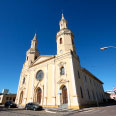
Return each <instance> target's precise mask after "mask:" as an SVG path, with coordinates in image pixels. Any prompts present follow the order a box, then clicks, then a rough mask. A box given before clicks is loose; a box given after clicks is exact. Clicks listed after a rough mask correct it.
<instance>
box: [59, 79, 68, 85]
mask: <svg viewBox="0 0 116 116" xmlns="http://www.w3.org/2000/svg"><path fill="white" fill-rule="evenodd" d="M66 82H69V80H67V79H60V80H59V81H58V82H57V84H61V83H66Z"/></svg>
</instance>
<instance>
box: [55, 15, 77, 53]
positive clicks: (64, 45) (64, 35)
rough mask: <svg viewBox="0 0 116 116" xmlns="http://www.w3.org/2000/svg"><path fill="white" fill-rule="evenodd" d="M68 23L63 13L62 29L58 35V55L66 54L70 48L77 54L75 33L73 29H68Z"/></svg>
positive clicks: (60, 23)
mask: <svg viewBox="0 0 116 116" xmlns="http://www.w3.org/2000/svg"><path fill="white" fill-rule="evenodd" d="M67 24H68V22H67V21H66V19H65V18H64V15H63V14H62V17H61V20H60V22H59V26H60V31H59V32H58V33H57V35H56V41H57V55H61V54H64V53H66V52H68V51H70V50H71V51H72V52H74V53H75V54H76V49H75V45H74V35H73V33H72V31H71V30H70V29H68V27H67Z"/></svg>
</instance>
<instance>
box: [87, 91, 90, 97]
mask: <svg viewBox="0 0 116 116" xmlns="http://www.w3.org/2000/svg"><path fill="white" fill-rule="evenodd" d="M87 93H88V97H89V99H90V94H89V90H88V89H87Z"/></svg>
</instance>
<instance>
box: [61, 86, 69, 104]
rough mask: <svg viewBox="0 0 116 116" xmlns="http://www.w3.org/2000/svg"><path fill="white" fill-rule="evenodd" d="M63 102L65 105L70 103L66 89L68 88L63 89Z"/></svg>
mask: <svg viewBox="0 0 116 116" xmlns="http://www.w3.org/2000/svg"><path fill="white" fill-rule="evenodd" d="M62 102H63V104H67V103H68V97H67V88H66V86H63V87H62Z"/></svg>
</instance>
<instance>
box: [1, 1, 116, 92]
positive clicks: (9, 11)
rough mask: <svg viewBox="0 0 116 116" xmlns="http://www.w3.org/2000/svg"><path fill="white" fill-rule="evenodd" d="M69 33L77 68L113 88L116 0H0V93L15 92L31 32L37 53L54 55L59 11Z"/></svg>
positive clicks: (114, 76) (114, 84)
mask: <svg viewBox="0 0 116 116" xmlns="http://www.w3.org/2000/svg"><path fill="white" fill-rule="evenodd" d="M62 11H63V13H64V17H65V19H66V20H67V21H68V27H69V29H71V30H72V32H73V33H74V37H75V38H74V39H75V40H74V41H75V46H76V49H77V54H78V56H79V58H80V63H81V66H82V67H84V68H86V69H88V70H89V71H90V72H92V73H93V74H94V75H95V76H97V77H98V78H99V79H100V80H102V81H103V82H104V89H105V90H111V89H112V88H113V86H115V87H116V49H113V48H110V49H107V50H105V51H100V48H101V47H104V46H116V1H115V0H0V51H1V52H0V92H1V91H2V89H4V88H6V89H10V92H12V93H16V92H17V88H18V83H19V77H20V73H21V70H22V66H23V63H24V62H25V58H26V57H25V55H26V51H27V50H28V49H29V48H30V44H31V40H32V39H33V36H34V34H35V33H36V34H37V39H38V50H39V51H40V54H41V55H53V54H56V33H57V32H58V31H59V21H60V19H61V13H62Z"/></svg>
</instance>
